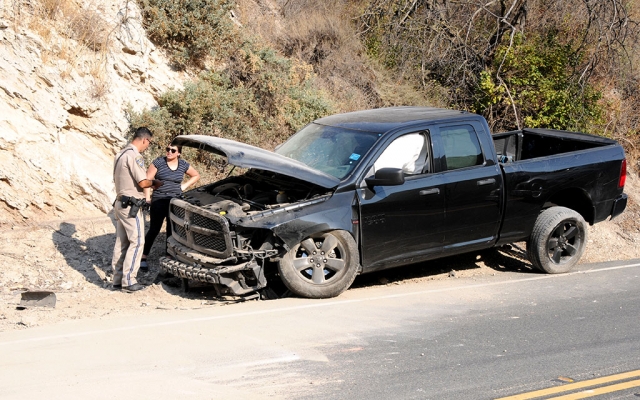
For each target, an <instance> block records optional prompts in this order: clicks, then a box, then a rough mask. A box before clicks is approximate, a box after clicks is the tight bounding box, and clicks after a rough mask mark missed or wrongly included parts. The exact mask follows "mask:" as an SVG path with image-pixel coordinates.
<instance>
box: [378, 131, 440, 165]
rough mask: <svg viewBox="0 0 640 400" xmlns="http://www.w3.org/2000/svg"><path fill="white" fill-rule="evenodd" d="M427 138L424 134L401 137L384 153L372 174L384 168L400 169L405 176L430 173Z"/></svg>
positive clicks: (417, 133) (418, 133)
mask: <svg viewBox="0 0 640 400" xmlns="http://www.w3.org/2000/svg"><path fill="white" fill-rule="evenodd" d="M428 148H429V146H427V137H426V135H425V134H424V133H422V132H416V133H410V134H408V135H404V136H400V137H399V138H397V139H395V140H394V141H393V142H391V144H390V145H389V146H388V147H387V148H386V149H385V150H384V152H382V154H381V155H380V157H378V159H377V160H376V162H375V163H374V164H373V171H371V172H372V174H375V172H376V171H378V170H380V169H382V168H400V169H402V171H403V172H404V174H405V175H417V174H421V173H423V172H428V171H427V169H428V165H429V164H428V160H429V157H428Z"/></svg>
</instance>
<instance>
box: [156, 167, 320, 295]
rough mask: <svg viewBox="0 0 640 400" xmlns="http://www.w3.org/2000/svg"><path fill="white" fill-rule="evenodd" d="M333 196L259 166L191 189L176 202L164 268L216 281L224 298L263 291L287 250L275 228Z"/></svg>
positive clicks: (161, 262) (184, 276)
mask: <svg viewBox="0 0 640 400" xmlns="http://www.w3.org/2000/svg"><path fill="white" fill-rule="evenodd" d="M328 197H330V195H329V193H328V191H327V190H326V189H324V188H321V187H319V186H315V185H312V184H307V183H304V182H301V181H298V180H296V179H294V178H289V177H286V176H282V175H277V174H269V173H265V172H264V171H255V170H254V171H249V172H248V173H247V174H245V175H242V176H239V177H234V178H229V179H225V180H223V181H220V182H217V183H215V184H212V185H208V186H204V187H201V188H198V189H196V190H193V191H190V192H188V193H186V194H185V195H184V196H183V197H182V198H176V199H172V201H171V206H170V211H169V220H168V223H171V228H172V235H171V236H170V237H169V238H168V239H167V253H168V254H169V255H170V256H171V257H163V258H161V259H160V267H161V270H162V272H164V273H169V274H172V275H174V276H176V277H179V278H182V279H189V280H193V281H199V282H204V283H207V284H211V285H213V286H214V288H215V290H216V292H217V294H218V295H219V296H225V295H235V296H243V295H247V294H250V293H253V292H256V291H259V290H260V289H263V288H265V287H266V286H267V277H266V273H267V272H266V270H267V268H268V267H269V265H272V263H273V262H276V261H277V260H278V259H279V257H280V256H281V255H282V254H284V252H286V246H285V245H284V243H283V242H282V241H281V240H280V239H279V238H278V237H277V235H275V234H274V233H273V231H272V230H271V229H272V228H273V227H274V226H276V225H277V224H278V222H282V221H285V220H287V219H288V218H289V217H287V215H288V216H290V217H291V218H293V217H294V214H295V213H292V212H291V211H292V210H299V209H301V208H303V207H308V206H309V205H313V204H317V203H320V202H324V201H326V199H327V198H328Z"/></svg>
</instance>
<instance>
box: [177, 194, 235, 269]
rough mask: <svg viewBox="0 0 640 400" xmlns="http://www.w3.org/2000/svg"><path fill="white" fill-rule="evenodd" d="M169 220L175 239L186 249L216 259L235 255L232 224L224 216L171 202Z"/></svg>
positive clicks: (184, 203)
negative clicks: (188, 248) (230, 225)
mask: <svg viewBox="0 0 640 400" xmlns="http://www.w3.org/2000/svg"><path fill="white" fill-rule="evenodd" d="M170 210H171V212H170V213H169V219H170V221H171V227H172V228H173V231H174V235H173V237H174V238H175V239H176V240H177V241H178V242H180V243H182V244H183V245H185V246H187V247H190V248H192V249H194V250H196V251H199V252H202V253H204V254H208V255H210V256H213V257H217V258H228V257H231V256H232V255H233V244H232V242H231V232H230V229H229V222H228V221H227V220H226V219H225V218H224V217H222V216H221V215H219V214H217V213H215V212H213V211H209V210H205V209H202V208H200V207H197V206H194V205H191V204H189V203H187V202H186V201H184V200H180V199H172V200H171V207H170Z"/></svg>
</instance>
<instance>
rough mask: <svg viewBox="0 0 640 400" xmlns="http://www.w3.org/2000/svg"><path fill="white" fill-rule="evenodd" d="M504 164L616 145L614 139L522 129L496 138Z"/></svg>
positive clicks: (499, 155) (501, 134) (550, 130)
mask: <svg viewBox="0 0 640 400" xmlns="http://www.w3.org/2000/svg"><path fill="white" fill-rule="evenodd" d="M493 142H494V145H495V148H496V152H497V154H498V161H500V162H502V163H507V162H514V161H521V160H530V159H532V158H540V157H548V156H553V155H557V154H563V153H569V152H573V151H579V150H587V149H592V148H595V147H601V146H608V145H612V144H613V145H615V144H616V142H615V141H614V140H611V139H607V138H603V137H600V136H593V135H587V134H584V133H577V132H567V131H558V130H553V129H523V130H518V131H511V132H505V133H499V134H495V135H493Z"/></svg>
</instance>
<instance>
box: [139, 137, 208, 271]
mask: <svg viewBox="0 0 640 400" xmlns="http://www.w3.org/2000/svg"><path fill="white" fill-rule="evenodd" d="M166 151H167V155H166V156H165V157H158V158H156V159H155V160H153V163H151V165H149V168H148V169H147V178H149V177H151V178H149V179H159V180H162V181H163V182H164V185H163V186H161V187H160V188H158V189H156V190H154V191H153V194H151V195H149V192H148V191H147V192H145V193H146V194H147V201H151V211H150V212H149V218H150V223H149V231H148V232H147V235H146V236H145V238H144V250H143V252H142V261H141V262H140V269H141V270H142V271H148V270H149V266H148V264H147V256H148V255H149V252H150V251H151V246H153V242H154V241H155V240H156V237H157V236H158V233H160V229H161V228H162V224H163V223H164V220H165V218H166V219H167V238H168V237H169V236H171V224H170V223H169V219H168V215H169V203H170V202H171V199H172V198H174V197H178V196H180V195H181V194H182V192H183V191H184V190H186V189H187V188H188V187H189V186H191V185H193V184H194V183H196V182H197V181H198V179H200V174H199V173H198V171H196V170H195V168H193V167H192V166H191V165H189V163H188V162H186V161H185V160H183V159H181V158H180V154H181V153H182V146H174V145H169V146H167V148H166ZM185 174H186V175H187V176H188V177H189V180H187V181H186V182H182V181H183V180H184V176H185ZM165 249H166V244H165Z"/></svg>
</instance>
